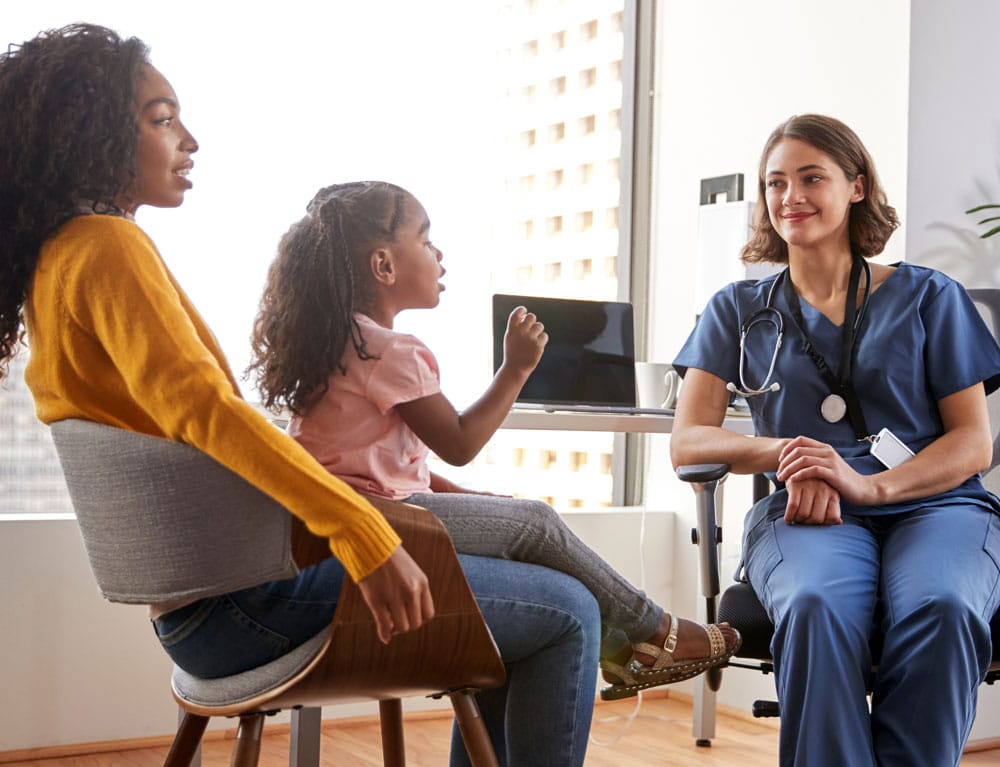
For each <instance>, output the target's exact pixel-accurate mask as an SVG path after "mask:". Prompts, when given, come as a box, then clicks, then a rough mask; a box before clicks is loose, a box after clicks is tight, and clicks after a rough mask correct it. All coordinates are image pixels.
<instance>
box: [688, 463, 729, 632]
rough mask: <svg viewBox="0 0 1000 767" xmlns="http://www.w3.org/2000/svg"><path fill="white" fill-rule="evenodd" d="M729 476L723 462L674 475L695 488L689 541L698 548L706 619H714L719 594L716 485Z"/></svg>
mask: <svg viewBox="0 0 1000 767" xmlns="http://www.w3.org/2000/svg"><path fill="white" fill-rule="evenodd" d="M728 473H729V465H728V464H724V463H709V464H693V465H690V466H679V467H677V476H678V478H679V479H681V480H682V481H684V482H689V483H690V484H691V485H692V487H693V488H694V493H695V503H696V506H697V514H698V523H697V527H695V528H694V530H692V531H691V532H692V536H691V542H692V543H694V544H695V545H696V546H697V547H698V565H699V570H700V574H701V593H702V596H704V597H705V599H706V600H707V613H708V616H707V617H708V619H709V620H714V619H715V607H716V599H717V597H718V596H719V592H720V587H721V584H720V578H719V543H720V539H721V535H720V533H721V528H720V527H719V524H718V515H717V513H716V508H715V496H716V490H717V489H718V486H719V483H720V482H721V481H723V480H724V479H725V478H726V476H727V475H728Z"/></svg>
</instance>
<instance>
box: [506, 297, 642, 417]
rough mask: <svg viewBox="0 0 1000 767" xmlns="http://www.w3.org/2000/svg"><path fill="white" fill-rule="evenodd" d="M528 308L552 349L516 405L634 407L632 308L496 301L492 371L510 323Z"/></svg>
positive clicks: (618, 303)
mask: <svg viewBox="0 0 1000 767" xmlns="http://www.w3.org/2000/svg"><path fill="white" fill-rule="evenodd" d="M517 306H525V307H527V309H528V311H530V312H533V313H534V314H535V315H536V316H537V317H538V319H539V320H540V321H541V322H542V323H543V324H544V325H545V332H546V333H548V334H549V343H548V345H547V346H546V347H545V351H544V353H543V354H542V359H541V361H540V362H539V363H538V367H536V368H535V370H534V371H533V372H532V374H531V375H530V376H529V377H528V381H527V383H525V385H524V388H523V389H521V394H520V395H519V396H518V398H517V401H518V402H521V403H533V404H542V405H549V404H552V405H597V406H600V405H608V406H613V407H634V406H635V331H634V327H633V324H632V323H633V319H632V305H631V304H629V303H624V302H621V301H584V300H579V299H571V298H543V297H540V296H515V295H507V294H496V295H494V296H493V370H494V372H496V370H497V369H499V367H500V363H501V362H502V361H503V338H504V333H505V332H506V330H507V318H508V317H509V316H510V313H511V312H512V311H513V310H514V308H515V307H517Z"/></svg>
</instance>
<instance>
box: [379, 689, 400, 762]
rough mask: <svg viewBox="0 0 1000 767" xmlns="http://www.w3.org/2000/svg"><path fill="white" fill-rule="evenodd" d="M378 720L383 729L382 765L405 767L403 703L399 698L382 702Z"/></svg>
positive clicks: (380, 702)
mask: <svg viewBox="0 0 1000 767" xmlns="http://www.w3.org/2000/svg"><path fill="white" fill-rule="evenodd" d="M378 718H379V723H380V725H381V727H382V763H383V764H384V765H385V767H405V765H406V749H405V747H404V745H403V702H402V701H401V700H400V699H399V698H390V699H389V700H380V701H379V702H378Z"/></svg>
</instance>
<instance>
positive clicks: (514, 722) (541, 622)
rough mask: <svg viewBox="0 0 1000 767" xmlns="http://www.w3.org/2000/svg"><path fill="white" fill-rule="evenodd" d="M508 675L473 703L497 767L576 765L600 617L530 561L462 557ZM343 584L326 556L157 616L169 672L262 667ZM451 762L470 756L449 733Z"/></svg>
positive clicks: (328, 606)
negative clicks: (173, 668) (291, 572)
mask: <svg viewBox="0 0 1000 767" xmlns="http://www.w3.org/2000/svg"><path fill="white" fill-rule="evenodd" d="M459 559H460V561H461V564H462V568H463V570H464V571H465V575H466V578H467V579H468V581H469V585H470V586H471V588H472V592H473V594H474V595H475V597H476V600H477V602H478V604H479V607H480V609H481V610H482V612H483V615H484V617H485V618H486V623H487V625H489V627H490V630H491V631H492V633H493V637H494V639H495V640H496V643H497V647H498V648H499V649H500V655H501V657H502V658H503V660H504V663H505V664H506V667H507V682H506V684H505V685H504V686H503V687H501V688H499V689H496V690H483V691H482V692H480V693H479V694H478V695H477V696H476V698H477V701H478V702H479V707H480V710H481V712H482V716H483V721H484V722H485V724H486V727H487V730H488V731H489V733H490V738H491V739H492V741H493V745H494V748H495V749H496V752H497V757H498V759H499V760H500V764H501V765H510V766H511V767H534V766H535V765H537V767H564V766H565V767H576V766H577V765H582V764H583V759H584V755H585V753H586V749H587V738H588V735H589V733H590V720H591V715H592V713H593V707H594V691H595V687H596V683H597V679H596V675H597V661H598V648H599V644H600V639H601V627H600V615H599V613H598V608H597V602H596V600H595V599H594V597H593V595H591V593H590V592H589V591H587V589H586V588H584V586H583V585H582V584H581V583H580V582H579V581H577V580H575V579H573V578H571V577H569V576H568V575H564V574H563V573H559V572H556V571H554V570H549V569H547V568H544V567H540V566H537V565H530V564H525V563H522V562H510V561H505V560H500V559H489V558H485V557H475V556H466V555H460V557H459ZM343 577H344V571H343V568H342V567H341V566H340V564H339V563H338V562H337V561H336V560H334V559H328V560H325V561H324V562H321V563H320V564H318V565H315V566H313V567H310V568H308V569H306V570H303V571H302V572H301V573H299V575H298V576H296V577H295V578H291V579H288V580H284V581H275V582H272V583H266V584H262V585H260V586H256V587H254V588H250V589H245V590H243V591H238V592H233V593H231V594H226V595H224V596H221V597H211V598H209V599H203V600H199V601H198V602H195V603H193V604H191V605H187V606H186V607H182V608H180V609H178V610H174V611H173V612H170V613H167V614H166V615H163V616H161V617H160V618H158V619H156V620H155V621H154V622H153V623H154V628H155V630H156V634H157V636H158V637H159V639H160V641H161V643H162V644H163V646H164V649H166V651H167V653H168V654H169V655H170V657H171V658H172V659H173V660H174V662H175V663H177V665H179V666H180V667H181V668H184V669H185V670H187V671H189V672H190V673H192V674H195V675H196V676H201V677H204V678H212V677H218V676H225V675H228V674H233V673H237V672H239V671H243V670H246V669H248V668H252V667H254V666H258V665H260V664H262V663H266V662H268V661H270V660H273V659H274V658H277V657H278V656H280V655H282V654H283V653H285V652H287V651H288V650H289V649H291V648H293V647H295V646H297V645H298V644H301V643H302V642H304V641H305V640H306V639H308V638H309V637H311V636H313V635H314V634H316V633H318V632H319V631H320V630H322V628H323V627H324V626H326V625H328V624H329V623H330V621H331V620H332V618H333V613H334V610H335V608H336V601H335V600H336V598H337V595H338V594H339V592H340V586H341V583H342V579H343ZM451 763H452V764H453V765H466V764H468V763H469V762H468V758H467V757H466V755H465V749H464V747H463V746H462V742H461V738H460V737H459V736H458V734H457V731H456V733H455V735H454V736H453V738H452V761H451Z"/></svg>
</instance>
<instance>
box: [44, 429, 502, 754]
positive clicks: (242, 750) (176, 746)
mask: <svg viewBox="0 0 1000 767" xmlns="http://www.w3.org/2000/svg"><path fill="white" fill-rule="evenodd" d="M52 436H53V440H54V442H55V444H56V449H57V451H58V453H59V458H60V461H61V463H62V466H63V472H64V474H65V476H66V483H67V486H68V488H69V491H70V497H71V499H72V501H73V507H74V509H75V510H76V514H77V519H78V521H79V524H80V530H81V533H82V535H83V540H84V544H85V547H86V549H87V554H88V558H89V560H90V565H91V569H92V570H93V572H94V576H95V578H96V580H97V583H98V586H99V588H100V590H101V593H102V594H103V595H104V597H105V598H107V599H109V600H110V601H114V602H127V603H139V604H149V603H155V602H164V601H172V600H181V599H187V600H193V599H197V598H201V597H205V596H211V595H216V594H222V593H227V592H230V591H235V590H238V589H242V588H249V587H251V586H254V585H256V584H258V583H262V582H265V581H269V580H276V579H280V578H286V577H291V576H292V575H294V574H295V572H297V568H298V567H307V566H309V565H310V564H314V563H316V562H318V561H320V560H321V559H323V558H326V557H329V556H330V551H329V548H328V545H327V541H326V540H324V539H320V538H317V537H315V536H313V535H312V534H311V533H309V532H308V531H307V530H306V529H305V526H304V525H302V524H301V523H300V522H299V521H298V520H297V519H296V518H295V517H293V516H292V515H291V514H289V513H288V512H287V511H286V510H285V509H284V508H283V507H281V506H280V505H279V504H277V503H276V502H275V501H273V500H272V499H271V498H269V497H268V496H266V495H265V494H264V493H262V492H260V491H259V490H257V489H256V488H255V487H253V486H252V485H250V484H249V483H248V482H246V481H245V480H244V479H242V478H241V477H239V476H238V475H236V474H234V473H233V472H231V471H230V470H229V469H227V468H225V467H223V466H222V465H220V464H218V463H217V462H215V461H214V460H213V459H211V458H210V457H208V456H207V455H205V454H204V453H202V452H200V451H198V450H196V449H194V448H192V447H190V446H187V445H183V444H180V443H177V442H172V441H169V440H165V439H159V438H156V437H150V436H147V435H143V434H137V433H135V432H129V431H125V430H122V429H116V428H112V427H110V426H104V425H100V424H96V423H91V422H89V421H82V420H75V419H74V420H66V421H60V422H57V423H54V424H53V425H52ZM371 500H372V502H373V503H374V504H375V505H376V507H377V508H378V509H379V510H380V511H381V512H382V513H383V514H384V515H385V516H386V518H387V519H388V520H389V522H390V524H391V525H392V526H393V527H394V529H396V531H397V532H398V533H399V534H400V537H401V538H402V539H403V544H404V546H405V547H406V549H407V551H408V552H409V554H410V555H411V556H412V557H413V559H414V560H415V561H416V562H417V563H418V564H419V565H420V567H421V568H422V569H423V571H424V572H425V573H426V575H427V577H428V580H429V581H430V585H431V591H432V594H433V597H434V604H435V611H436V612H435V617H434V618H433V619H432V620H431V621H429V622H428V623H427V624H425V625H424V626H422V627H421V628H420V629H418V630H416V631H412V632H408V633H406V634H403V635H400V636H397V637H395V638H394V639H393V641H392V642H391V643H390V644H388V645H383V644H382V643H381V642H380V641H379V640H378V638H377V635H376V631H375V623H374V620H373V618H372V617H371V614H370V613H369V611H368V608H367V606H366V605H365V602H364V599H363V597H362V596H361V592H360V590H359V589H358V588H357V586H356V585H355V584H354V582H353V581H352V580H351V579H350V578H344V584H343V588H342V591H341V593H340V598H339V601H338V604H337V610H336V613H335V615H334V617H333V621H332V623H331V625H330V627H329V628H328V629H326V630H324V631H322V632H320V633H319V634H318V635H316V636H315V637H313V638H312V639H310V640H308V641H307V642H305V643H304V644H303V645H300V646H299V647H297V648H295V649H293V650H292V651H291V652H289V653H288V654H287V655H284V656H282V657H281V658H279V659H278V660H275V661H273V662H271V663H268V664H266V665H264V666H260V667H258V668H254V669H251V670H249V671H247V672H244V673H242V674H236V675H233V676H229V677H223V678H220V679H199V678H196V677H194V676H192V675H190V674H188V673H186V672H184V671H183V670H182V669H180V668H177V667H175V668H174V673H173V678H172V691H173V695H174V698H175V699H176V700H177V702H178V704H179V705H180V707H181V709H182V711H183V712H184V714H183V720H182V721H181V724H180V726H179V728H178V731H177V735H176V737H175V738H174V742H173V745H172V747H171V750H170V753H169V755H168V757H167V760H166V765H167V766H168V767H187V765H189V764H191V763H192V761H196V760H198V759H199V756H200V755H199V753H198V752H199V744H200V742H201V737H202V734H203V732H204V730H205V727H206V726H207V724H208V720H209V718H210V717H212V716H229V717H236V716H238V717H239V720H240V721H239V726H238V730H237V739H236V744H235V746H234V750H233V758H232V764H233V765H236V766H238V767H254V766H255V765H256V764H257V762H258V758H259V751H260V740H261V732H262V728H263V722H264V717H265V716H266V715H269V714H274V713H277V712H278V711H279V710H282V709H292V738H291V741H292V742H291V744H290V748H291V752H290V763H291V764H293V765H294V767H306V765H314V766H316V765H318V764H319V736H320V731H319V726H320V709H319V706H321V705H323V704H328V703H347V702H356V701H362V700H377V701H379V714H380V720H381V729H382V746H383V760H384V763H385V764H386V765H403V764H405V754H404V748H403V730H402V707H401V701H400V699H401V698H402V697H406V696H414V695H429V696H433V697H442V696H448V697H449V698H450V700H451V703H452V705H453V707H454V709H455V716H456V719H457V721H458V725H459V731H460V733H461V735H462V737H463V740H464V742H465V745H466V749H467V751H468V753H469V757H470V760H471V761H472V763H473V764H475V765H485V766H494V765H496V764H497V758H496V755H495V753H494V751H493V747H492V744H491V742H490V739H489V736H488V734H487V732H486V727H485V724H484V723H483V721H482V719H481V718H480V716H479V711H478V707H477V706H476V702H475V691H476V690H477V689H484V688H491V687H496V686H499V685H501V684H503V682H504V680H505V676H506V672H505V669H504V666H503V662H502V661H501V659H500V656H499V653H498V651H497V648H496V644H495V643H494V641H493V637H492V635H491V634H490V632H489V629H488V628H487V626H486V624H485V622H484V620H483V617H482V614H481V613H480V612H479V608H478V606H477V605H476V602H475V599H474V598H473V595H472V592H471V591H470V589H469V586H468V583H467V582H466V580H465V576H464V575H463V573H462V570H461V568H460V566H459V562H458V558H457V555H456V554H455V550H454V548H453V547H452V545H451V539H450V538H449V537H448V534H447V532H446V531H445V529H444V526H443V525H442V524H441V522H440V521H439V520H438V519H437V518H436V517H435V516H434V515H432V514H430V513H429V512H427V511H426V510H424V509H420V508H418V507H416V506H411V505H409V504H403V503H398V502H393V501H383V500H381V499H371Z"/></svg>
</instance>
